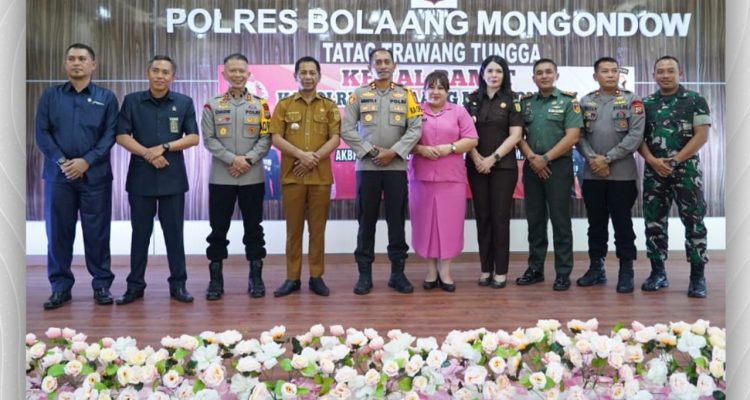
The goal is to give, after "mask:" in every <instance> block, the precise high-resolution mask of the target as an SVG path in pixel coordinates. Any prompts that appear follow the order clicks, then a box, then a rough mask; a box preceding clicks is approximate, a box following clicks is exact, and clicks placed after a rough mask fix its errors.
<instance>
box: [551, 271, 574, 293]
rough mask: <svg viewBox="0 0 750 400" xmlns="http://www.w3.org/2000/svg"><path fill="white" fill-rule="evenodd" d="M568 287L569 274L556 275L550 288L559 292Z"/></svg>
mask: <svg viewBox="0 0 750 400" xmlns="http://www.w3.org/2000/svg"><path fill="white" fill-rule="evenodd" d="M568 289H570V276H568V275H558V276H557V278H555V283H553V284H552V290H556V291H558V292H561V291H563V290H568Z"/></svg>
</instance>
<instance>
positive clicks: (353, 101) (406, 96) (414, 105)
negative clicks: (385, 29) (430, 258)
mask: <svg viewBox="0 0 750 400" xmlns="http://www.w3.org/2000/svg"><path fill="white" fill-rule="evenodd" d="M369 66H370V68H371V70H372V73H373V75H374V76H375V80H374V81H373V82H372V83H370V84H368V85H364V86H361V87H359V88H357V89H356V90H355V91H354V93H353V94H352V95H351V97H349V102H348V105H347V106H346V111H345V113H344V119H343V121H342V124H341V138H342V139H344V141H345V142H346V143H347V144H348V145H349V147H351V148H352V150H353V151H354V152H355V153H356V154H357V166H356V170H357V220H358V221H359V231H358V233H357V249H356V250H355V252H354V258H355V260H356V262H357V268H358V270H359V280H358V281H357V284H356V285H355V286H354V293H356V294H359V295H364V294H367V293H369V292H370V289H372V262H373V260H374V259H375V225H376V223H377V221H378V215H379V213H380V197H381V193H382V195H383V198H384V200H385V219H386V222H387V223H388V258H389V259H390V261H391V276H390V279H389V281H388V286H390V287H391V288H393V289H395V290H396V291H398V292H401V293H411V292H413V291H414V287H413V286H412V285H411V283H410V282H409V280H408V279H407V278H406V275H404V267H405V261H406V257H407V251H408V250H409V246H408V245H407V244H406V234H405V231H404V224H405V219H406V207H407V204H408V203H407V191H408V189H407V182H406V159H407V157H408V156H409V153H410V152H411V150H412V148H413V147H414V146H415V145H416V144H417V142H418V141H419V138H420V137H421V136H422V131H421V127H422V110H421V108H420V107H419V102H418V101H417V99H416V97H415V95H414V93H413V92H412V91H411V90H409V89H408V88H405V87H403V86H401V85H398V84H396V83H394V82H393V81H392V80H391V79H392V78H393V72H394V70H395V69H396V64H395V63H394V61H393V53H392V52H391V51H390V50H387V49H382V48H381V49H375V50H373V51H372V52H371V53H370V65H369Z"/></svg>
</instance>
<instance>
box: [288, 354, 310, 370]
mask: <svg viewBox="0 0 750 400" xmlns="http://www.w3.org/2000/svg"><path fill="white" fill-rule="evenodd" d="M307 364H308V361H307V358H305V357H303V356H301V355H299V354H295V355H294V356H293V357H292V368H294V369H303V368H305V367H307Z"/></svg>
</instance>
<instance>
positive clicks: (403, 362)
mask: <svg viewBox="0 0 750 400" xmlns="http://www.w3.org/2000/svg"><path fill="white" fill-rule="evenodd" d="M396 364H397V365H398V369H401V368H404V365H406V360H404V359H403V358H399V359H398V360H396Z"/></svg>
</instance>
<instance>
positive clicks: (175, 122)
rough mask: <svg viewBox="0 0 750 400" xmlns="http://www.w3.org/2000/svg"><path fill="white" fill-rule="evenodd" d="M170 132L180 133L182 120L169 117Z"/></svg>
mask: <svg viewBox="0 0 750 400" xmlns="http://www.w3.org/2000/svg"><path fill="white" fill-rule="evenodd" d="M169 132H171V133H175V134H176V133H180V120H179V118H177V117H169Z"/></svg>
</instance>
